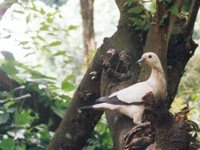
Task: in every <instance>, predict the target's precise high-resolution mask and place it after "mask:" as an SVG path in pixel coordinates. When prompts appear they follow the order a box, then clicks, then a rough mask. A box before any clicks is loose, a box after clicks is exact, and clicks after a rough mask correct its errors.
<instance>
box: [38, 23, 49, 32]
mask: <svg viewBox="0 0 200 150" xmlns="http://www.w3.org/2000/svg"><path fill="white" fill-rule="evenodd" d="M48 29H49V25H47V24H44V25H43V26H42V27H41V28H40V30H43V31H47V30H48Z"/></svg>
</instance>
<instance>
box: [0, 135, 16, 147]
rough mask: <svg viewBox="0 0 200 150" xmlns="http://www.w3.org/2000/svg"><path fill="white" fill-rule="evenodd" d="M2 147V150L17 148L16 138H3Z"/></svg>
mask: <svg viewBox="0 0 200 150" xmlns="http://www.w3.org/2000/svg"><path fill="white" fill-rule="evenodd" d="M0 148H1V149H2V150H14V149H15V141H14V139H11V138H8V139H3V140H2V141H1V143H0Z"/></svg>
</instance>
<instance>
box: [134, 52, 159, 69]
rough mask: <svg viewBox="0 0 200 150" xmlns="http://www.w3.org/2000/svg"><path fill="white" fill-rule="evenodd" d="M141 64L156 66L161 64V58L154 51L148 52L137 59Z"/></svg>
mask: <svg viewBox="0 0 200 150" xmlns="http://www.w3.org/2000/svg"><path fill="white" fill-rule="evenodd" d="M137 62H138V63H139V64H142V63H145V64H148V65H150V66H155V65H157V64H160V59H159V58H158V56H157V55H156V54H155V53H153V52H147V53H144V54H143V55H142V57H141V58H140V59H139V60H138V61H137Z"/></svg>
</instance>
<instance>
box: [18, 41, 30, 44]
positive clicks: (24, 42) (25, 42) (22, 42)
mask: <svg viewBox="0 0 200 150" xmlns="http://www.w3.org/2000/svg"><path fill="white" fill-rule="evenodd" d="M19 44H20V45H26V44H28V41H21V42H20V43H19Z"/></svg>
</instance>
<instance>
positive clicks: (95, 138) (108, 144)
mask: <svg viewBox="0 0 200 150" xmlns="http://www.w3.org/2000/svg"><path fill="white" fill-rule="evenodd" d="M104 149H105V150H112V139H111V136H110V132H109V129H108V127H107V122H106V118H105V116H103V117H102V119H101V120H100V121H99V123H98V124H97V126H96V127H95V130H94V132H93V134H92V138H91V139H89V140H88V145H87V146H86V147H84V148H83V150H104Z"/></svg>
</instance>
